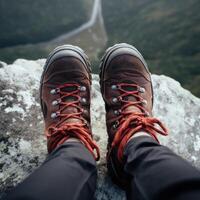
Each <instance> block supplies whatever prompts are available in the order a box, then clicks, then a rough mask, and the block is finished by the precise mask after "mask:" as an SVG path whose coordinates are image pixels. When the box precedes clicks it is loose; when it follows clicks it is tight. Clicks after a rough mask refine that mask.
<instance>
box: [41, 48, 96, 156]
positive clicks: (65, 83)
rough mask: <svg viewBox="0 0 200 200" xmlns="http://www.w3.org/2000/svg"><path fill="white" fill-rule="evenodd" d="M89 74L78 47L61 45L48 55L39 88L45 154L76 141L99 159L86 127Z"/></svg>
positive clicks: (87, 124) (87, 121)
mask: <svg viewBox="0 0 200 200" xmlns="http://www.w3.org/2000/svg"><path fill="white" fill-rule="evenodd" d="M90 71H91V69H90V63H89V61H88V57H87V56H86V55H85V53H84V52H83V50H82V49H80V48H79V47H75V46H71V45H64V46H61V47H58V48H56V49H55V50H54V51H53V52H52V53H51V54H50V55H49V57H48V59H47V61H46V64H45V66H44V71H43V74H42V77H41V86H40V99H41V108H42V112H43V115H44V121H45V134H46V136H47V147H48V152H49V153H50V152H52V151H53V150H54V149H55V148H56V147H57V146H59V145H61V144H63V143H64V142H65V141H66V140H68V139H69V138H76V139H78V140H80V141H81V142H82V143H83V144H84V145H85V146H86V147H87V148H88V150H89V151H90V152H91V153H92V155H93V156H94V157H95V159H96V160H98V159H99V149H98V147H97V145H96V143H95V141H94V140H93V139H92V133H91V127H90V87H91V74H90ZM94 150H96V155H95V152H94Z"/></svg>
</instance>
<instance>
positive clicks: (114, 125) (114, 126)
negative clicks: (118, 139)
mask: <svg viewBox="0 0 200 200" xmlns="http://www.w3.org/2000/svg"><path fill="white" fill-rule="evenodd" d="M118 127H119V121H116V122H115V123H114V124H113V129H117V128H118Z"/></svg>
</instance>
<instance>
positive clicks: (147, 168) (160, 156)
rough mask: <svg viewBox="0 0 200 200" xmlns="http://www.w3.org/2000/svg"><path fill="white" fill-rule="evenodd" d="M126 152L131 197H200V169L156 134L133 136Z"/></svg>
mask: <svg viewBox="0 0 200 200" xmlns="http://www.w3.org/2000/svg"><path fill="white" fill-rule="evenodd" d="M124 155H125V158H126V164H125V167H124V170H125V172H126V173H127V174H128V175H129V176H131V185H130V187H129V189H127V197H128V199H130V200H132V199H134V200H137V199H150V200H161V199H162V200H164V199H170V200H173V199H174V200H189V199H192V200H198V199H200V171H198V170H197V169H196V168H194V167H193V166H192V165H191V164H189V163H188V162H187V161H185V160H184V159H182V158H181V157H179V156H177V155H176V154H175V153H173V152H172V151H171V150H170V149H168V148H167V147H165V146H162V145H160V144H158V142H156V141H155V140H154V139H153V138H151V137H148V136H140V137H136V138H133V139H131V140H130V141H129V142H128V144H127V146H126V148H125V152H124Z"/></svg>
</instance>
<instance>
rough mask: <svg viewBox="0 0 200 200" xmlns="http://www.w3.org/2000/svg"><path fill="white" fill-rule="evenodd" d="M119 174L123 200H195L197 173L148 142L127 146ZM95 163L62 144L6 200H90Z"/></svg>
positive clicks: (198, 196)
mask: <svg viewBox="0 0 200 200" xmlns="http://www.w3.org/2000/svg"><path fill="white" fill-rule="evenodd" d="M124 154H125V157H127V161H126V164H125V168H124V170H125V171H126V173H128V174H129V175H130V177H131V180H132V181H131V185H130V187H129V188H127V191H126V194H127V199H133V200H138V199H142V200H143V199H150V200H165V199H167V200H175V199H176V200H186V199H187V200H200V172H199V171H198V170H197V169H195V168H194V167H192V166H191V165H190V164H189V163H188V162H187V161H185V160H183V159H182V158H180V157H179V156H177V155H176V154H174V153H173V152H172V151H171V150H169V149H168V148H167V147H164V146H162V145H159V144H158V143H157V142H155V141H154V140H153V139H152V138H150V137H148V136H141V137H137V138H134V139H133V140H131V141H130V142H129V143H128V145H127V146H126V149H125V152H124ZM96 180H97V169H96V163H95V160H94V158H93V157H92V155H91V154H90V153H89V151H88V150H87V149H86V148H85V147H84V146H83V145H82V144H81V143H79V142H66V143H64V144H63V145H61V146H60V147H59V148H58V149H56V150H55V151H53V152H52V153H51V154H50V155H49V157H48V159H47V160H46V161H45V162H44V163H43V164H42V165H41V167H39V168H38V169H37V170H36V171H35V172H34V173H33V174H31V175H30V176H29V177H28V178H27V179H26V180H25V181H24V182H23V183H21V184H19V185H18V186H17V187H16V188H15V189H14V190H13V191H12V192H10V193H9V194H8V196H7V198H6V199H8V200H11V199H20V200H23V199H24V200H25V199H26V200H65V199H66V200H68V199H69V200H79V199H80V200H90V199H93V198H94V192H95V189H96Z"/></svg>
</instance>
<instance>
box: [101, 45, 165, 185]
mask: <svg viewBox="0 0 200 200" xmlns="http://www.w3.org/2000/svg"><path fill="white" fill-rule="evenodd" d="M100 86H101V92H102V95H103V98H104V101H105V107H106V122H107V132H108V154H107V163H108V170H109V173H110V175H111V177H112V178H113V180H114V182H115V183H117V184H118V185H120V186H122V187H125V186H127V184H128V182H129V177H128V176H127V175H126V174H125V173H124V171H123V166H124V162H125V160H126V158H124V156H123V152H124V148H125V146H126V144H127V142H128V141H129V139H130V138H131V137H132V136H133V135H134V134H135V133H138V132H141V131H144V132H147V133H148V134H149V135H151V136H152V137H153V138H154V139H155V140H157V141H158V139H157V133H159V134H162V135H167V130H166V128H165V127H164V126H163V125H162V123H161V122H160V121H159V120H157V119H155V118H153V117H152V107H153V90H152V82H151V75H150V72H149V70H148V67H147V64H146V62H145V60H144V58H143V57H142V55H141V54H140V52H139V51H138V50H137V49H136V48H135V47H133V46H131V45H128V44H124V43H123V44H117V45H115V46H113V47H111V48H109V49H108V50H107V51H106V53H105V55H104V57H103V59H102V63H101V72H100ZM155 125H158V126H160V128H158V127H157V126H155Z"/></svg>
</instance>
